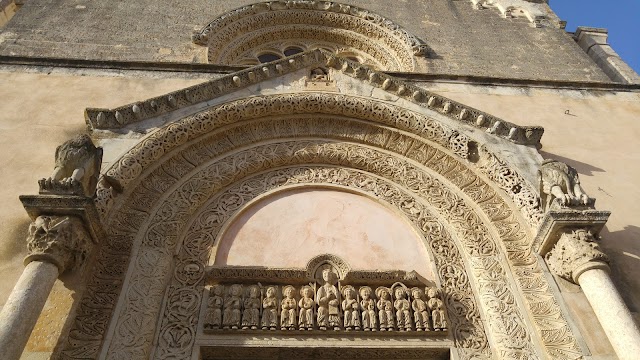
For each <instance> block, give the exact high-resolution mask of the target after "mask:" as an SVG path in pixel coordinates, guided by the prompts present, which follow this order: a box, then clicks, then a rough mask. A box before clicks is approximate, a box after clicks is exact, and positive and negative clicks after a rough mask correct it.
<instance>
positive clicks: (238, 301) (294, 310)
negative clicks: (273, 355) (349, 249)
mask: <svg viewBox="0 0 640 360" xmlns="http://www.w3.org/2000/svg"><path fill="white" fill-rule="evenodd" d="M314 287H315V288H316V289H315V291H314ZM278 290H280V287H279V286H275V285H269V286H264V287H263V286H260V285H245V286H243V285H240V284H232V285H226V286H225V285H213V286H212V287H211V288H210V290H209V299H208V304H207V305H208V307H207V312H206V315H205V319H204V320H205V321H204V327H205V329H208V330H213V329H221V328H222V329H254V330H255V329H262V330H277V329H281V330H314V329H319V330H327V329H333V330H343V329H344V330H346V331H350V330H364V331H378V330H380V331H393V330H399V331H412V330H416V331H443V330H446V329H447V320H446V317H445V311H444V302H443V301H442V298H441V295H440V292H439V291H438V289H437V288H435V287H427V288H426V289H421V288H418V287H414V288H411V289H408V288H407V287H406V286H404V285H403V284H396V285H394V286H392V287H390V288H389V287H384V286H380V287H378V288H376V289H375V291H374V290H373V289H372V288H371V287H369V286H361V287H360V288H359V289H358V290H356V288H355V287H353V286H351V285H344V286H341V287H340V291H338V289H337V287H336V286H335V285H333V284H331V283H325V284H324V285H319V286H318V285H316V286H314V285H304V286H302V287H300V288H296V287H294V286H292V285H286V286H283V287H282V288H281V291H282V292H281V295H280V294H279V293H278Z"/></svg>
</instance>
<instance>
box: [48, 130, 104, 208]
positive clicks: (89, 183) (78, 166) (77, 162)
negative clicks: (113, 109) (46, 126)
mask: <svg viewBox="0 0 640 360" xmlns="http://www.w3.org/2000/svg"><path fill="white" fill-rule="evenodd" d="M101 164H102V148H100V147H95V146H94V145H93V142H92V141H91V138H90V137H89V135H86V134H82V135H78V136H76V137H74V138H73V139H71V140H68V141H66V142H64V143H63V144H62V145H60V146H58V148H56V167H55V169H54V170H53V173H51V176H50V177H48V178H46V179H42V180H40V181H38V184H39V185H40V194H60V195H80V196H86V197H93V195H94V194H95V192H96V185H97V184H98V176H99V175H100V166H101Z"/></svg>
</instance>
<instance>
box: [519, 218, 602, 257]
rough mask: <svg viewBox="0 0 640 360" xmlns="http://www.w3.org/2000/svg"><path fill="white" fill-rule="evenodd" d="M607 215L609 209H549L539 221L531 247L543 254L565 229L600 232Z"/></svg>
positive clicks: (594, 233)
mask: <svg viewBox="0 0 640 360" xmlns="http://www.w3.org/2000/svg"><path fill="white" fill-rule="evenodd" d="M609 215H611V212H610V211H599V210H572V209H567V210H551V211H549V212H547V213H546V214H545V216H544V218H543V219H542V221H541V222H540V226H539V227H538V233H537V234H536V237H535V238H534V240H533V243H532V249H533V251H534V252H536V253H538V254H540V255H541V256H545V255H546V254H547V253H548V252H549V251H550V250H551V249H552V248H553V246H554V245H555V244H556V242H558V239H560V236H561V235H562V233H563V230H565V229H575V228H582V229H587V230H590V231H591V232H592V233H593V235H594V236H595V235H597V234H599V233H600V231H601V230H602V228H603V227H604V225H605V223H606V222H607V220H608V219H609Z"/></svg>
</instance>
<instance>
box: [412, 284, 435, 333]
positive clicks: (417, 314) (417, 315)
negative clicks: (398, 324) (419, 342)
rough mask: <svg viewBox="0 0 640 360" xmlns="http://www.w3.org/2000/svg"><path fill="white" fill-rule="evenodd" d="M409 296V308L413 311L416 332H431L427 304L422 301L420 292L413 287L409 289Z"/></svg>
mask: <svg viewBox="0 0 640 360" xmlns="http://www.w3.org/2000/svg"><path fill="white" fill-rule="evenodd" d="M411 295H412V296H413V302H412V303H411V308H412V309H413V321H414V322H415V323H416V330H417V331H429V330H431V324H430V323H429V309H428V308H427V303H426V302H424V300H422V297H423V295H424V294H423V292H422V290H420V288H417V287H414V288H413V289H411Z"/></svg>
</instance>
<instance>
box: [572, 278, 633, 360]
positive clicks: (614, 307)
mask: <svg viewBox="0 0 640 360" xmlns="http://www.w3.org/2000/svg"><path fill="white" fill-rule="evenodd" d="M577 280H578V283H579V284H580V286H581V287H582V291H583V292H584V294H585V296H586V297H587V300H589V303H590V304H591V307H592V308H593V311H594V312H595V314H596V316H597V317H598V321H600V324H601V325H602V328H603V329H604V331H605V333H606V334H607V337H608V338H609V342H611V345H612V346H613V349H614V350H615V352H616V354H617V355H618V357H619V358H620V360H635V359H638V358H639V356H640V330H639V329H638V325H637V324H636V323H635V321H634V319H633V317H632V316H631V313H630V312H629V310H628V309H627V306H626V304H625V303H624V301H623V300H622V298H621V297H620V294H619V293H618V290H617V289H616V287H615V285H614V284H613V282H612V281H611V277H609V273H608V272H607V271H606V270H603V269H591V270H587V271H585V272H583V273H582V274H581V275H580V276H579V277H578V279H577Z"/></svg>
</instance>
